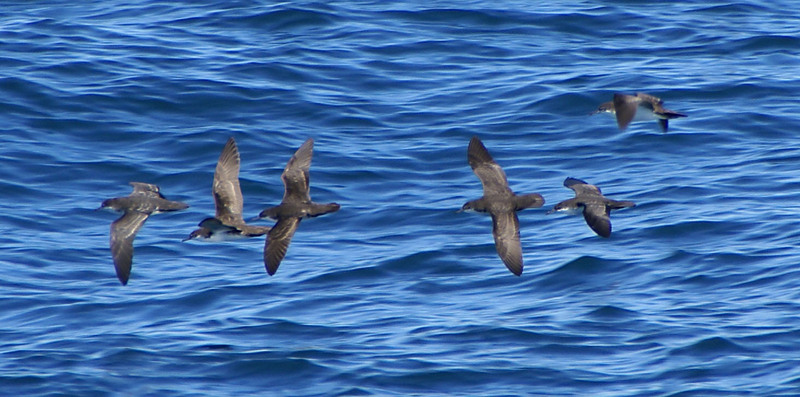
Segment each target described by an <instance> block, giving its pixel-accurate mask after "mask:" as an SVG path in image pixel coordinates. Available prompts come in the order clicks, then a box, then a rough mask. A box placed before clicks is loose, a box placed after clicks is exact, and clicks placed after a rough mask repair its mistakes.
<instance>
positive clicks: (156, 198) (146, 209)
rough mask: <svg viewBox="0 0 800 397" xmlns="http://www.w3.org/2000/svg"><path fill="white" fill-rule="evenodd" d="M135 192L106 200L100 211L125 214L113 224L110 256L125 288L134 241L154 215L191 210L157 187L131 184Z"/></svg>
mask: <svg viewBox="0 0 800 397" xmlns="http://www.w3.org/2000/svg"><path fill="white" fill-rule="evenodd" d="M130 185H131V186H133V193H131V194H130V195H129V196H128V197H117V198H112V199H108V200H105V201H103V204H102V205H101V206H100V208H98V209H102V208H108V209H112V210H115V211H123V212H124V214H123V215H122V216H121V217H120V218H119V219H117V220H115V221H114V222H112V223H111V257H112V258H114V268H115V269H116V271H117V278H118V279H119V281H120V282H121V283H122V285H126V284H128V278H129V277H130V275H131V266H132V265H133V239H134V237H136V232H138V231H139V229H141V228H142V225H144V221H146V220H147V218H148V217H149V216H150V215H151V214H157V213H159V212H166V211H178V210H182V209H186V208H189V205H188V204H186V203H182V202H180V201H169V200H167V199H166V198H164V196H162V195H161V193H160V192H159V189H158V186H156V185H151V184H149V183H142V182H131V183H130Z"/></svg>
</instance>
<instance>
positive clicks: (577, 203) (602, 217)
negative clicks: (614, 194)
mask: <svg viewBox="0 0 800 397" xmlns="http://www.w3.org/2000/svg"><path fill="white" fill-rule="evenodd" d="M564 186H565V187H568V188H570V189H572V190H573V191H574V192H575V197H574V198H571V199H569V200H564V201H562V202H560V203H558V204H556V205H555V207H553V209H552V210H550V211H548V212H547V213H548V214H552V213H553V212H556V211H569V212H577V211H582V212H583V219H585V220H586V224H587V225H589V227H590V228H591V229H592V230H594V232H595V233H597V235H599V236H601V237H610V236H611V218H610V216H609V215H610V213H611V210H618V209H620V208H627V207H634V206H636V204H634V203H633V202H632V201H617V200H611V199H609V198H606V197H605V196H603V193H601V192H600V188H599V187H597V186H595V185H590V184H588V183H586V182H584V181H582V180H580V179H576V178H567V179H565V180H564Z"/></svg>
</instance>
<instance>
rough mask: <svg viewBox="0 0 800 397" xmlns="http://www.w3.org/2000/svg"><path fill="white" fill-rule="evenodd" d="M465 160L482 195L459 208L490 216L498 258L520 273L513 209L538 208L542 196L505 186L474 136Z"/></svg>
mask: <svg viewBox="0 0 800 397" xmlns="http://www.w3.org/2000/svg"><path fill="white" fill-rule="evenodd" d="M467 161H468V162H469V165H470V166H471V167H472V171H473V172H474V173H475V175H476V176H478V179H480V180H481V184H482V185H483V197H481V198H479V199H477V200H472V201H468V202H467V203H465V204H464V205H463V206H462V207H461V210H462V211H466V210H474V211H477V212H486V213H489V214H490V215H491V216H492V236H493V237H494V242H495V248H496V249H497V254H498V255H499V256H500V259H501V260H502V261H503V263H504V264H505V265H506V267H507V268H508V270H509V271H511V273H513V274H515V275H517V276H519V275H521V274H522V268H523V263H522V245H521V243H520V239H519V218H518V217H517V211H520V210H523V209H526V208H538V207H541V206H542V205H543V204H544V198H542V196H541V195H540V194H538V193H532V194H524V195H516V194H514V192H513V191H512V190H511V189H510V188H509V186H508V179H507V178H506V174H505V172H504V171H503V169H502V168H501V167H500V166H499V165H498V164H497V163H496V162H495V161H494V159H493V158H492V156H491V155H490V154H489V151H488V150H487V149H486V146H484V145H483V142H481V141H480V139H478V137H472V139H471V140H470V142H469V147H468V148H467Z"/></svg>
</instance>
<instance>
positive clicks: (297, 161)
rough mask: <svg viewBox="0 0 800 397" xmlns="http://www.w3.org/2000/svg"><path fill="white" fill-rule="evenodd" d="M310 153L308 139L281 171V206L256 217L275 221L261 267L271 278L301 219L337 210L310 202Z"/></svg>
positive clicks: (311, 144) (269, 234)
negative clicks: (263, 267) (282, 190)
mask: <svg viewBox="0 0 800 397" xmlns="http://www.w3.org/2000/svg"><path fill="white" fill-rule="evenodd" d="M313 151H314V139H311V138H309V139H308V140H307V141H305V143H303V145H302V146H300V148H299V149H297V151H296V152H295V153H294V155H293V156H292V158H291V159H289V162H288V163H286V168H284V169H283V174H281V179H282V180H283V186H284V193H283V200H282V201H281V204H280V205H278V206H275V207H271V208H267V209H265V210H263V211H261V213H260V214H258V217H259V218H271V219H275V220H277V223H275V226H273V227H272V230H270V231H269V233H267V241H266V243H265V246H264V266H265V267H266V269H267V273H268V274H269V275H270V276H271V275H273V274H275V272H277V271H278V266H279V265H280V264H281V261H282V260H283V258H284V257H285V256H286V251H287V250H288V249H289V243H290V242H291V241H292V236H294V232H295V231H297V226H298V225H299V224H300V220H302V219H303V218H308V217H314V216H320V215H324V214H327V213H330V212H336V211H338V210H339V204H336V203H328V204H318V203H315V202H313V201H311V195H310V191H309V178H308V171H309V169H310V168H311V156H312V154H313Z"/></svg>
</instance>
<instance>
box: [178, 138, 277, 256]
mask: <svg viewBox="0 0 800 397" xmlns="http://www.w3.org/2000/svg"><path fill="white" fill-rule="evenodd" d="M240 162H241V160H240V157H239V150H238V149H237V148H236V141H235V140H234V139H233V137H230V138H229V139H228V143H226V144H225V147H224V148H223V149H222V153H221V154H220V155H219V160H218V161H217V168H216V170H215V171H214V184H213V185H212V186H211V193H212V194H213V196H214V206H215V207H216V213H215V215H214V217H213V218H206V219H203V221H202V222H200V224H199V225H198V226H200V228H199V229H197V230H195V231H193V232H192V233H191V234H190V235H189V237H187V238H185V239H184V240H183V241H187V240H194V239H197V240H206V241H225V240H236V239H242V238H247V237H256V236H263V235H264V234H265V233H267V232H268V231H269V229H270V228H269V227H266V226H251V225H248V224H247V223H245V221H244V219H243V218H242V206H243V204H244V199H243V198H242V189H241V187H240V186H239V166H240Z"/></svg>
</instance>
